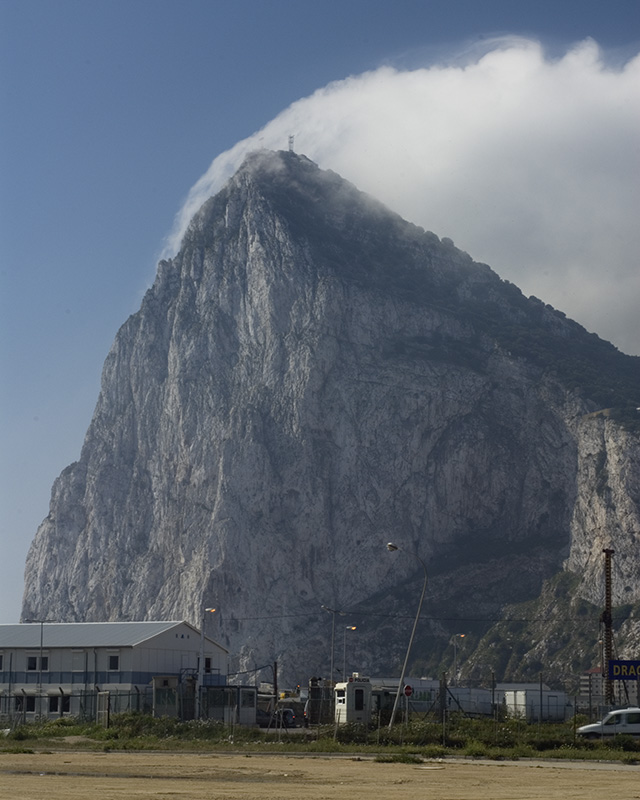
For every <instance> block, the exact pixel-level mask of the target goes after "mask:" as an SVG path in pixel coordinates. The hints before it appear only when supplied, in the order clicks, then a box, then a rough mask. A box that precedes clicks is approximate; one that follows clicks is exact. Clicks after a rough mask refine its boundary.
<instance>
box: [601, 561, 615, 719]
mask: <svg viewBox="0 0 640 800" xmlns="http://www.w3.org/2000/svg"><path fill="white" fill-rule="evenodd" d="M602 552H603V553H604V611H603V612H602V616H601V617H600V619H601V621H602V624H603V626H604V658H603V664H602V677H603V679H604V696H605V702H607V703H608V704H609V705H613V704H614V703H615V697H614V695H613V681H612V680H611V678H610V677H609V662H610V661H611V657H612V655H613V625H612V616H611V556H612V555H613V554H614V553H615V550H611V549H609V548H605V549H604V550H603V551H602Z"/></svg>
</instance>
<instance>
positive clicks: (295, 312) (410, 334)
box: [23, 153, 640, 681]
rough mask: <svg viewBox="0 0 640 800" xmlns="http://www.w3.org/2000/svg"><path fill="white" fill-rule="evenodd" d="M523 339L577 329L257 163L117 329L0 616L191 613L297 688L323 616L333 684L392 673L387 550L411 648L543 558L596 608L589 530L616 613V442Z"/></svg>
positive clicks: (279, 168)
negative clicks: (413, 637)
mask: <svg viewBox="0 0 640 800" xmlns="http://www.w3.org/2000/svg"><path fill="white" fill-rule="evenodd" d="M531 326H534V329H535V331H537V332H538V334H539V335H538V334H536V337H537V338H536V341H537V342H538V343H539V342H540V341H542V340H544V347H546V348H547V350H545V352H547V351H548V352H551V351H554V352H559V351H563V352H564V350H563V348H564V349H566V348H567V347H569V346H570V345H571V343H574V342H576V341H580V342H582V338H584V337H586V336H588V335H587V334H586V332H584V331H582V329H580V328H579V326H576V325H575V323H571V322H570V321H569V320H565V319H564V318H563V316H562V315H560V314H559V313H558V312H554V311H553V310H552V309H550V308H549V307H545V306H544V305H543V304H542V303H540V301H535V300H526V299H525V298H524V297H522V295H521V294H520V292H519V291H518V290H517V289H516V288H515V287H513V286H511V285H509V284H506V283H504V282H502V281H501V280H500V279H499V278H498V276H497V275H495V273H493V272H492V271H491V270H490V269H489V268H488V267H486V266H485V265H480V264H476V263H474V262H473V261H472V260H471V258H470V257H469V256H468V255H466V254H465V253H462V252H461V251H459V250H457V249H456V248H455V247H454V246H453V243H451V242H450V241H449V240H442V241H440V240H439V239H438V238H437V237H436V236H435V235H434V234H431V233H425V232H424V231H422V230H421V229H419V228H417V227H415V226H412V225H410V224H408V223H406V222H404V221H403V220H402V219H400V218H399V217H398V216H396V215H394V214H392V213H391V212H390V211H388V210H387V209H385V208H384V207H382V206H381V205H379V204H378V203H376V202H375V201H373V200H372V199H371V198H368V197H366V196H365V195H362V194H361V193H359V192H358V191H357V190H356V189H355V188H354V187H352V186H351V185H350V184H348V183H346V182H345V181H343V180H342V179H341V178H339V177H338V176H337V175H335V174H333V173H330V172H323V171H321V170H319V169H318V168H317V167H316V166H315V165H314V164H312V163H311V162H309V161H308V160H307V159H305V158H304V157H302V156H297V155H295V154H292V153H278V154H275V153H258V154H255V155H254V156H252V157H251V158H250V159H248V161H247V162H246V163H245V165H244V166H243V167H242V168H241V169H240V171H239V172H238V173H237V174H236V176H235V177H234V178H233V179H232V180H231V181H230V182H229V184H228V185H227V186H226V187H225V188H224V189H223V190H222V191H221V192H220V193H219V194H218V195H217V196H216V197H214V198H211V199H210V200H209V201H207V203H205V205H204V206H203V207H202V209H201V210H200V211H199V212H198V214H197V215H196V216H195V217H194V219H193V221H192V223H191V226H190V228H189V230H188V232H187V234H186V236H185V238H184V241H183V245H182V249H181V250H180V252H179V254H178V255H177V256H176V257H175V258H174V259H172V260H170V261H163V262H161V264H160V265H159V269H158V273H157V277H156V280H155V283H154V285H153V287H152V288H151V289H150V290H149V291H148V292H147V294H146V296H145V298H144V300H143V303H142V306H141V308H140V311H139V312H138V313H137V314H135V315H133V316H132V317H131V318H130V319H129V320H128V321H127V322H126V323H125V324H124V325H123V327H122V328H121V329H120V331H119V332H118V334H117V336H116V339H115V342H114V345H113V347H112V349H111V352H110V353H109V355H108V357H107V360H106V363H105V366H104V372H103V378H102V389H101V392H100V396H99V399H98V403H97V406H96V410H95V414H94V418H93V420H92V422H91V425H90V427H89V430H88V432H87V436H86V440H85V444H84V447H83V450H82V454H81V458H80V461H79V462H77V463H75V464H72V465H71V466H69V467H68V468H67V469H66V470H65V471H64V472H63V473H62V474H61V476H60V477H59V478H58V479H57V481H56V482H55V484H54V487H53V493H52V500H51V507H50V513H49V515H48V517H47V518H46V519H45V520H44V522H43V523H42V525H41V526H40V528H39V530H38V532H37V534H36V537H35V539H34V542H33V544H32V547H31V550H30V552H29V556H28V560H27V566H26V589H25V595H24V605H23V615H24V616H25V617H38V616H39V615H41V614H46V617H47V618H49V619H54V618H55V619H60V620H66V621H74V620H117V619H125V620H126V619H163V618H165V619H166V618H170V619H180V618H184V619H187V620H190V621H191V622H194V623H196V624H199V619H200V615H201V609H202V608H203V607H204V606H216V607H217V608H218V609H219V612H218V614H217V615H216V618H215V621H214V620H212V621H210V623H209V624H210V626H211V627H210V628H209V629H208V632H209V633H210V634H211V635H213V636H215V637H217V638H219V639H220V640H221V641H223V642H224V643H225V644H226V645H227V646H229V647H230V649H231V651H232V653H233V654H235V655H237V656H238V659H239V660H238V664H239V666H240V667H242V668H251V667H253V666H255V665H256V664H257V665H258V666H259V665H262V664H265V663H270V662H272V661H273V660H274V659H278V661H279V662H280V664H281V665H282V668H283V669H284V671H285V679H287V678H289V679H290V680H297V681H301V680H305V679H306V677H307V676H308V675H311V674H323V673H324V674H327V672H328V664H329V637H330V632H331V618H330V616H329V615H327V614H326V613H325V612H323V611H322V610H321V608H320V606H321V605H323V604H324V605H327V606H329V607H331V608H333V609H340V610H345V611H348V612H349V613H350V616H349V618H348V619H347V618H346V617H345V618H344V622H345V624H354V622H355V621H356V619H357V621H358V624H359V625H358V631H359V633H358V636H357V641H355V638H354V640H350V643H349V647H350V653H351V663H350V664H348V666H347V668H348V669H349V668H359V669H362V670H364V671H370V672H378V673H379V672H382V671H390V670H392V669H397V664H398V662H399V661H400V656H401V654H402V653H403V651H404V647H405V646H406V638H407V633H408V626H409V622H408V621H407V620H404V621H401V622H400V623H399V622H398V620H397V618H394V616H393V615H394V614H403V613H404V614H407V615H408V616H409V617H410V616H411V615H412V614H413V613H415V603H416V602H417V597H418V592H419V588H420V586H421V581H422V571H421V569H420V567H419V565H418V563H417V561H416V559H415V558H413V557H412V556H411V555H410V554H411V553H418V554H419V555H420V557H421V558H422V559H423V560H424V561H425V562H426V563H427V564H428V565H429V572H430V578H431V581H430V588H429V594H428V597H427V604H426V606H425V617H429V618H430V621H425V622H424V623H423V624H422V628H423V630H422V634H423V640H422V641H423V650H426V649H428V648H429V647H432V646H433V643H434V642H438V641H442V642H445V644H446V642H447V641H448V636H449V635H450V631H451V629H452V627H453V629H455V627H456V624H455V623H453V622H450V621H449V622H448V620H451V618H458V619H460V618H466V619H471V618H473V619H476V618H477V619H478V620H480V623H479V624H481V625H482V624H484V625H485V628H486V624H485V623H486V620H488V619H491V618H492V616H493V617H495V615H497V614H498V615H499V612H500V609H501V608H502V607H503V606H504V605H505V604H506V603H513V602H518V601H522V600H527V599H530V598H531V597H535V596H536V593H537V592H538V591H539V590H540V586H541V584H542V581H543V580H544V579H545V578H547V577H549V576H551V575H553V574H554V573H556V572H558V571H559V570H561V569H562V567H563V563H565V562H566V568H567V569H569V570H574V571H580V572H582V573H583V574H584V576H585V584H584V591H585V592H586V593H587V594H588V595H589V596H590V597H596V596H597V595H598V592H600V588H599V587H600V583H599V580H600V578H599V575H598V570H599V569H600V564H601V562H600V560H599V559H600V555H599V551H600V550H601V545H602V543H603V542H604V541H605V540H606V543H607V544H610V545H611V546H614V547H615V549H616V550H617V551H619V552H621V553H622V552H624V557H623V558H620V559H618V560H616V569H617V571H618V572H617V576H618V586H619V587H621V588H620V589H619V592H620V598H621V599H622V598H624V600H625V602H631V601H633V600H638V599H640V582H639V579H638V562H637V556H638V532H639V530H640V523H639V520H640V515H639V493H638V482H639V476H640V467H639V459H638V437H637V435H635V434H632V433H626V432H625V431H624V430H623V429H622V428H621V427H620V425H618V424H617V423H615V422H613V421H612V420H610V419H608V418H606V417H603V416H588V415H589V414H593V412H595V411H597V410H598V408H599V403H598V402H597V401H594V400H593V399H592V398H591V397H590V396H589V393H588V392H585V391H582V389H581V387H580V386H577V385H576V384H575V382H572V384H571V388H569V383H568V381H566V380H565V379H564V377H563V375H562V372H561V370H559V369H558V368H557V365H556V366H553V365H552V367H551V368H550V367H549V366H548V364H546V363H545V361H544V358H542V357H539V358H537V359H536V358H526V357H524V356H523V355H522V352H521V350H522V347H523V346H526V342H525V343H524V345H523V335H525V334H526V331H528V330H531ZM523 332H524V333H523ZM526 335H528V334H526ZM540 337H542V339H541V338H540ZM581 337H582V338H581ZM525 338H526V336H525ZM549 342H551V345H549ZM600 345H601V346H604V345H603V343H600ZM607 347H610V346H608V345H607ZM613 353H614V348H612V347H610V351H609V350H607V351H606V353H605V356H606V358H607V359H609V361H611V359H613V355H612V354H613ZM554 357H555V356H554ZM615 357H616V358H622V359H625V358H627V357H625V356H622V355H621V354H616V355H615ZM607 363H608V362H607ZM625 363H626V362H625ZM554 364H555V362H554ZM390 540H394V541H396V542H397V544H398V545H399V546H400V547H401V548H403V549H404V550H405V551H406V552H404V553H403V552H398V553H395V554H390V553H388V552H387V551H386V549H385V543H386V542H387V541H390ZM581 591H582V590H581ZM342 620H343V618H342V617H338V623H341V622H342ZM483 621H484V622H483ZM458 626H459V623H458ZM360 631H361V632H360ZM337 632H338V637H340V636H341V633H342V628H341V627H340V626H338V627H337ZM352 641H353V643H352ZM341 642H342V639H341V638H337V639H336V663H339V662H340V658H339V657H338V655H339V652H340V651H339V647H340V645H341Z"/></svg>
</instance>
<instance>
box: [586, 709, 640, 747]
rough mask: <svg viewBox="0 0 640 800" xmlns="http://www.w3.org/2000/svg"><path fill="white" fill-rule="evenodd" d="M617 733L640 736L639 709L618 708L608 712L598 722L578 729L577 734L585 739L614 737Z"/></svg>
mask: <svg viewBox="0 0 640 800" xmlns="http://www.w3.org/2000/svg"><path fill="white" fill-rule="evenodd" d="M617 733H626V734H628V735H631V736H640V708H619V709H618V710H617V711H610V712H609V713H608V714H607V716H606V717H605V718H604V719H603V720H601V721H600V722H594V723H593V724H592V725H583V726H582V727H581V728H578V734H579V735H580V736H584V737H585V738H586V739H598V738H600V737H601V736H615V735H616V734H617Z"/></svg>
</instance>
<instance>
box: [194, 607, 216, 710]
mask: <svg viewBox="0 0 640 800" xmlns="http://www.w3.org/2000/svg"><path fill="white" fill-rule="evenodd" d="M214 611H215V608H205V609H203V611H202V627H201V628H200V658H199V659H198V686H197V691H196V719H200V717H201V716H202V685H203V683H204V629H205V625H206V622H207V612H210V613H211V614H213V612H214Z"/></svg>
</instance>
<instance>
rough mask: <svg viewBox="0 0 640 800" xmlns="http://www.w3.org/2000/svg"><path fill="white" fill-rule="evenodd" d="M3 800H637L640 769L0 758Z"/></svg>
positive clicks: (211, 757)
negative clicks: (181, 799)
mask: <svg viewBox="0 0 640 800" xmlns="http://www.w3.org/2000/svg"><path fill="white" fill-rule="evenodd" d="M0 798H1V800H93V798H95V799H96V800H124V799H125V798H126V799H127V800H151V798H154V799H155V800H157V798H168V799H169V800H180V798H184V799H185V800H204V799H205V798H206V800H294V798H295V799H296V800H298V798H303V799H304V800H334V798H335V800H396V798H402V800H572V798H576V800H603V798H604V799H605V800H607V799H608V798H615V800H640V766H631V765H615V766H614V765H610V764H584V763H580V764H577V763H575V762H572V763H561V764H553V765H549V764H541V763H540V762H527V761H519V762H498V763H494V762H473V761H454V760H451V761H443V762H425V763H424V764H421V765H420V764H384V763H377V762H374V761H373V760H371V759H367V760H361V761H358V760H353V759H351V758H335V757H325V756H316V757H313V756H306V757H293V756H255V755H253V756H241V755H230V756H229V755H218V754H213V753H211V754H203V755H193V754H175V753H167V754H158V753H152V754H143V753H58V754H50V753H42V754H38V753H36V754H27V753H25V754H9V753H1V754H0Z"/></svg>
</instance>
